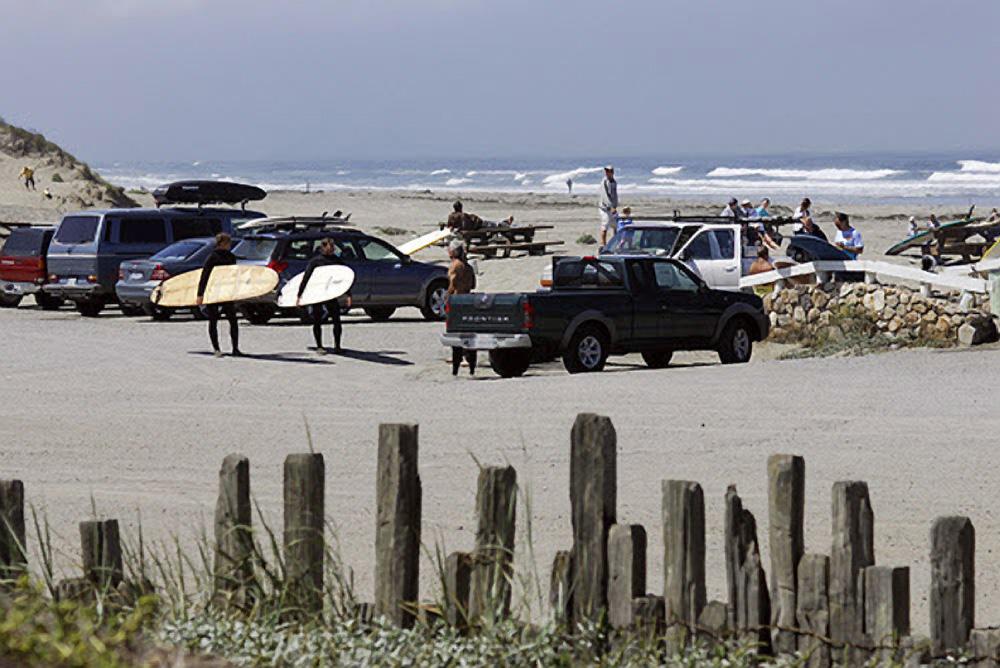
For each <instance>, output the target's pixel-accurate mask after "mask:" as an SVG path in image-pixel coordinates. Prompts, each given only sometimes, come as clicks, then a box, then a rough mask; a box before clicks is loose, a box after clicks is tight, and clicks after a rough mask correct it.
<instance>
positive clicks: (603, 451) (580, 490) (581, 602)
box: [569, 413, 618, 623]
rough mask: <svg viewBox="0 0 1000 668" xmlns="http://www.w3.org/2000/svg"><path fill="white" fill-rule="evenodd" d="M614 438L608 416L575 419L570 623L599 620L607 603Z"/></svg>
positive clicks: (613, 499)
mask: <svg viewBox="0 0 1000 668" xmlns="http://www.w3.org/2000/svg"><path fill="white" fill-rule="evenodd" d="M616 446H617V437H616V435H615V428H614V425H612V424H611V420H610V419H608V418H606V417H602V416H599V415H593V414H590V413H581V414H580V415H578V416H577V417H576V422H574V423H573V431H572V434H571V447H570V471H569V488H570V492H569V497H570V505H571V506H572V511H573V583H574V584H573V597H572V598H573V623H579V622H582V621H586V620H590V621H595V622H596V621H598V620H600V619H601V618H602V617H603V616H604V614H605V611H606V609H607V605H608V531H610V529H611V525H612V524H614V523H615V506H616V503H617V475H618V473H617V451H616Z"/></svg>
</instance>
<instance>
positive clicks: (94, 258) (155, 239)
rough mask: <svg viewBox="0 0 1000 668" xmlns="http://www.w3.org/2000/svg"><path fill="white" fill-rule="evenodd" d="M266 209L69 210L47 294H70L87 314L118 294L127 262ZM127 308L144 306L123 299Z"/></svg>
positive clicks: (52, 256)
mask: <svg viewBox="0 0 1000 668" xmlns="http://www.w3.org/2000/svg"><path fill="white" fill-rule="evenodd" d="M263 215H264V214H262V213H257V212H254V211H244V210H242V209H235V208H233V209H229V208H210V207H200V208H173V207H171V208H167V207H165V208H162V209H108V210H96V211H81V212H78V213H71V214H67V215H66V216H64V217H63V219H62V222H60V223H59V227H58V229H57V230H56V233H55V236H54V237H53V239H52V244H51V245H50V246H49V252H48V269H49V283H47V284H46V285H45V286H44V288H43V289H44V290H45V292H46V294H48V295H51V296H53V297H56V298H62V299H69V300H71V301H73V302H74V303H75V305H76V309H77V311H79V312H80V314H81V315H84V316H90V317H93V316H96V315H98V314H99V313H100V312H101V310H103V309H104V307H105V306H106V305H108V304H109V303H110V302H113V301H115V300H116V294H115V283H116V282H117V281H118V268H119V266H120V265H121V263H122V262H125V261H128V260H135V259H139V258H147V257H149V256H150V255H153V254H154V253H157V252H159V251H160V250H162V249H164V248H165V247H167V246H169V245H170V244H172V243H174V242H177V241H182V240H184V239H191V238H197V237H207V236H212V235H215V234H217V233H219V232H229V233H236V229H237V225H238V224H239V223H242V222H245V221H247V220H251V219H253V218H260V217H263ZM122 312H123V313H126V314H127V315H139V314H141V313H142V310H141V309H140V308H138V307H136V306H134V305H130V304H123V305H122Z"/></svg>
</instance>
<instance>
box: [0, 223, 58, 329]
mask: <svg viewBox="0 0 1000 668" xmlns="http://www.w3.org/2000/svg"><path fill="white" fill-rule="evenodd" d="M54 231H55V228H54V227H16V228H14V229H13V230H12V231H11V233H10V236H9V237H7V241H6V242H4V245H3V248H2V249H0V307H4V308H14V307H15V306H17V305H18V304H20V303H21V300H22V299H24V297H25V295H35V302H37V303H38V305H39V306H41V307H42V308H43V309H46V310H52V309H57V308H59V307H60V306H62V304H63V300H62V299H61V298H59V297H53V296H51V295H48V294H46V293H45V292H43V291H42V286H43V285H44V284H45V282H46V281H47V280H48V278H47V277H48V272H47V267H46V263H45V254H46V253H47V252H48V250H49V242H51V241H52V233H53V232H54Z"/></svg>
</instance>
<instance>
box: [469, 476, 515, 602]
mask: <svg viewBox="0 0 1000 668" xmlns="http://www.w3.org/2000/svg"><path fill="white" fill-rule="evenodd" d="M476 510H477V515H478V516H479V524H478V527H477V529H476V551H475V555H474V561H475V563H474V565H473V569H472V589H471V592H470V596H471V598H470V608H469V618H470V619H478V618H481V617H484V616H490V615H494V616H496V617H505V616H506V615H507V613H508V612H509V611H510V596H511V577H512V573H513V562H514V530H515V525H516V519H517V473H516V472H515V471H514V467H512V466H506V467H500V466H491V467H487V468H484V469H482V470H481V471H480V472H479V483H478V486H477V489H476Z"/></svg>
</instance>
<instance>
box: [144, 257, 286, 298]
mask: <svg viewBox="0 0 1000 668" xmlns="http://www.w3.org/2000/svg"><path fill="white" fill-rule="evenodd" d="M201 272H202V270H201V269H195V270H194V271H188V272H185V273H183V274H180V275H179V276H174V277H173V278H168V279H167V280H165V281H164V282H163V283H161V284H160V285H159V287H157V288H154V290H153V293H152V295H150V298H151V299H152V301H153V303H154V304H156V305H158V306H166V307H170V308H181V307H185V306H195V305H196V304H197V302H198V282H199V281H200V280H201ZM277 286H278V274H277V273H275V271H274V270H273V269H270V268H268V267H261V266H258V265H254V264H233V265H225V266H222V267H216V268H215V269H213V270H212V275H211V276H210V277H209V279H208V285H207V286H205V296H204V301H203V302H202V303H204V304H219V303H222V302H238V301H243V300H247V299H255V298H257V297H263V296H264V295H266V294H268V293H269V292H273V291H274V288H276V287H277Z"/></svg>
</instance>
